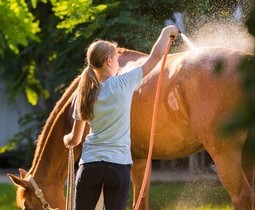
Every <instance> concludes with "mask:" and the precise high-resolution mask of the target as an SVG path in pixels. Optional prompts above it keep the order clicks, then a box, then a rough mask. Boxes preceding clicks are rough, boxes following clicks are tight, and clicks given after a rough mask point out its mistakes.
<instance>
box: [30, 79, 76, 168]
mask: <svg viewBox="0 0 255 210" xmlns="http://www.w3.org/2000/svg"><path fill="white" fill-rule="evenodd" d="M79 80H80V76H77V77H76V78H75V79H74V80H73V81H72V82H71V84H70V86H69V87H68V88H67V89H66V91H65V92H64V94H63V95H62V97H61V98H60V99H59V100H58V102H57V103H56V105H55V107H54V108H53V110H52V112H51V113H50V115H49V117H48V119H47V120H46V122H45V125H44V126H43V130H42V132H41V134H40V135H39V136H38V139H37V146H36V150H35V154H34V159H33V162H32V167H31V169H30V170H31V171H32V170H33V169H35V168H36V166H37V163H39V159H40V155H41V153H42V152H41V151H42V150H43V149H44V147H45V145H46V143H47V140H46V139H48V138H47V136H48V135H49V133H50V132H51V129H52V126H54V123H55V120H56V119H57V117H58V114H59V112H60V111H61V110H62V109H63V108H64V107H65V106H66V105H67V104H68V102H69V100H70V99H71V98H72V97H71V96H72V94H73V93H74V92H75V90H76V88H77V87H78V84H79Z"/></svg>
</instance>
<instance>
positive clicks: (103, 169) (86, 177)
mask: <svg viewBox="0 0 255 210" xmlns="http://www.w3.org/2000/svg"><path fill="white" fill-rule="evenodd" d="M130 168H131V166H130V165H121V164H115V163H108V162H93V163H86V164H82V165H80V166H79V169H78V171H77V175H76V183H75V184H76V190H75V210H95V207H96V204H97V201H98V198H99V196H100V193H101V189H102V187H103V192H104V205H105V209H106V210H125V209H126V206H127V201H128V195H129V188H130Z"/></svg>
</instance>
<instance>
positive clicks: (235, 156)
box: [9, 47, 254, 210]
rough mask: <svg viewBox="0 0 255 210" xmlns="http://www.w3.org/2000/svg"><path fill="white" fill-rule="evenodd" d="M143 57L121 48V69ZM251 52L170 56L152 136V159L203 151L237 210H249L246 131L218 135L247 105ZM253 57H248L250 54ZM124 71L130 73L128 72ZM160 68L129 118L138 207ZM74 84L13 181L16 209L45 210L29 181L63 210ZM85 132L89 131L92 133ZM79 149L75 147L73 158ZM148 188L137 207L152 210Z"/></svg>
mask: <svg viewBox="0 0 255 210" xmlns="http://www.w3.org/2000/svg"><path fill="white" fill-rule="evenodd" d="M146 56H147V55H146V54H143V53H140V52H137V51H131V50H127V49H123V52H122V55H121V56H120V59H119V62H120V66H121V67H124V66H125V65H126V64H127V65H129V66H132V65H137V63H132V62H129V61H136V60H137V59H138V58H141V59H139V61H140V60H142V59H144V58H145V57H146ZM247 56H248V54H247V53H245V52H242V51H238V50H234V49H229V48H222V47H206V48H199V49H194V50H191V51H185V52H182V53H176V54H172V55H168V57H167V61H166V66H165V71H164V74H163V75H162V76H163V80H162V85H161V92H160V97H161V99H160V102H159V112H158V115H157V122H156V123H157V124H156V131H155V142H154V147H153V159H157V160H170V159H176V158H182V157H186V156H188V155H191V154H194V153H196V152H198V151H201V150H203V149H205V150H206V151H207V152H208V153H209V154H210V156H211V158H212V159H213V161H214V163H215V166H216V168H217V172H218V175H219V179H220V180H221V182H222V184H223V186H224V187H225V189H226V190H227V192H228V193H229V196H230V197H231V199H232V203H233V206H234V208H235V210H252V209H253V205H254V200H253V199H254V195H253V176H252V173H253V169H254V168H253V164H254V162H252V164H250V165H248V164H246V168H245V170H244V169H243V167H242V161H245V160H242V150H243V146H244V143H245V140H246V137H247V131H246V130H239V131H236V132H235V133H233V134H231V135H228V136H226V135H220V134H219V133H218V130H219V127H220V125H221V123H223V122H225V121H227V120H228V119H229V118H230V117H231V116H232V115H233V113H234V112H235V110H236V109H237V107H238V105H239V104H240V103H241V102H242V97H243V95H244V93H243V92H242V82H241V79H240V75H239V74H238V72H237V68H238V66H239V64H240V62H241V61H242V60H243V59H244V58H246V57H247ZM249 56H250V55H249ZM127 65H126V66H127ZM160 67H161V62H159V64H158V65H157V66H156V67H155V68H154V69H153V70H152V72H151V73H150V74H148V75H147V76H146V77H145V78H144V79H143V81H142V84H141V86H140V87H139V89H138V90H137V91H136V92H135V93H134V97H133V102H132V112H131V139H132V155H133V160H134V165H133V167H132V182H133V203H135V201H136V199H137V196H138V194H139V190H140V187H141V183H142V179H143V174H144V168H145V163H146V158H147V152H148V145H149V139H150V128H151V119H152V110H153V103H154V97H155V90H156V84H157V78H158V74H159V71H160ZM78 82H79V77H77V78H76V79H75V80H74V81H73V83H72V84H71V85H70V87H69V88H68V89H67V90H66V92H65V93H64V95H63V96H62V98H61V99H60V100H59V101H58V102H57V104H56V106H55V108H54V110H53V111H52V113H51V114H50V116H49V118H48V120H47V121H46V125H45V126H44V128H43V130H42V134H41V135H40V136H39V138H38V143H37V148H36V151H35V156H34V160H33V163H32V167H31V169H30V170H29V171H28V173H26V172H25V171H24V170H20V177H16V176H14V175H11V174H9V177H10V178H11V180H12V181H13V183H14V184H15V185H17V186H18V190H17V204H18V206H19V207H21V208H23V209H36V210H40V209H42V207H41V206H42V203H41V201H40V199H38V198H37V197H36V196H35V193H34V187H33V186H32V185H31V181H30V179H29V177H31V176H32V177H33V178H34V180H35V181H36V183H37V185H38V188H40V189H41V190H42V192H43V193H44V199H45V200H46V201H47V202H48V203H47V204H49V205H50V206H51V208H45V209H54V208H56V207H57V208H59V209H60V210H64V208H65V197H64V190H63V189H64V186H65V180H66V176H67V158H68V151H67V149H66V148H65V147H64V145H63V136H64V135H65V134H67V133H69V132H70V130H71V127H72V123H73V120H72V118H71V113H72V111H73V98H74V94H75V90H76V88H77V85H78ZM87 132H88V128H86V130H85V132H84V136H85V135H86V134H87ZM80 152H81V145H79V146H77V147H76V148H75V159H76V160H77V159H78V157H79V155H80ZM149 181H150V179H148V183H147V187H146V190H145V194H144V197H143V199H142V202H141V205H140V208H139V209H141V210H147V209H149V207H148V192H149Z"/></svg>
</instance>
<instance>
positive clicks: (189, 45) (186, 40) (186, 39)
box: [181, 33, 195, 49]
mask: <svg viewBox="0 0 255 210" xmlns="http://www.w3.org/2000/svg"><path fill="white" fill-rule="evenodd" d="M181 37H182V39H183V40H184V41H185V43H186V44H187V45H188V47H189V48H190V49H194V48H195V45H194V44H193V43H192V42H191V41H190V40H189V39H188V37H187V36H186V35H185V34H183V33H181Z"/></svg>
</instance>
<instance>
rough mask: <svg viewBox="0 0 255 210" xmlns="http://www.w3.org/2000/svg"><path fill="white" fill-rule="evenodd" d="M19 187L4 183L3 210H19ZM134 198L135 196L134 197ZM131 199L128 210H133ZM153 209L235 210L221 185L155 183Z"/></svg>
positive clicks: (0, 187) (0, 194)
mask: <svg viewBox="0 0 255 210" xmlns="http://www.w3.org/2000/svg"><path fill="white" fill-rule="evenodd" d="M15 191H16V188H15V187H14V185H11V184H0V210H18V208H17V207H16V203H15ZM130 197H131V196H130ZM130 206H131V200H130V201H129V207H128V210H131V207H130ZM150 209H151V210H233V207H232V206H231V201H230V198H229V196H228V194H227V193H226V191H225V190H224V188H223V187H222V186H221V185H220V184H219V183H218V182H189V183H178V182H177V183H172V182H171V183H153V184H152V185H151V190H150Z"/></svg>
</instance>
